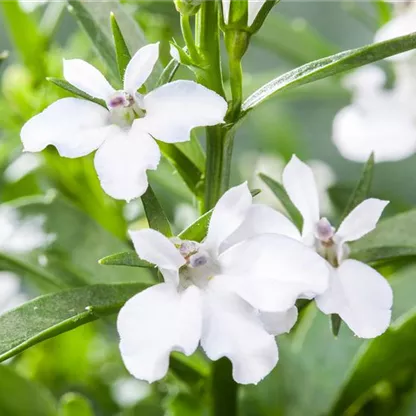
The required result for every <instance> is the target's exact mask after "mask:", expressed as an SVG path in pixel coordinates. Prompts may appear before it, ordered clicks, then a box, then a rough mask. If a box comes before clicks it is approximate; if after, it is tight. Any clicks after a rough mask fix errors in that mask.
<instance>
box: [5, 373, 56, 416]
mask: <svg viewBox="0 0 416 416" xmlns="http://www.w3.org/2000/svg"><path fill="white" fill-rule="evenodd" d="M0 414H1V415H2V416H28V415H30V416H56V402H55V399H54V398H53V396H52V395H51V394H50V393H49V391H48V390H46V389H45V388H43V387H42V386H41V385H38V384H36V383H35V382H33V381H30V380H27V379H25V378H23V377H22V376H20V375H19V374H17V373H16V372H15V371H13V369H12V368H11V366H7V365H1V366H0Z"/></svg>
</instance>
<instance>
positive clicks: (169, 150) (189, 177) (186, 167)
mask: <svg viewBox="0 0 416 416" xmlns="http://www.w3.org/2000/svg"><path fill="white" fill-rule="evenodd" d="M158 144H159V147H160V150H161V151H162V153H163V154H164V156H165V157H166V158H167V159H168V160H169V161H170V162H171V163H172V165H173V166H174V167H175V169H176V170H177V171H178V173H179V175H181V177H182V179H183V180H184V182H185V183H186V185H187V186H188V188H189V189H190V190H191V192H192V193H193V194H194V195H196V196H200V195H202V194H203V188H202V177H203V173H202V172H201V171H200V170H199V169H198V168H197V167H196V166H195V164H194V163H193V162H192V161H191V160H190V159H189V158H188V157H187V156H186V155H185V154H184V153H183V152H182V151H181V150H180V149H179V148H178V147H177V146H176V145H174V144H170V143H163V142H158Z"/></svg>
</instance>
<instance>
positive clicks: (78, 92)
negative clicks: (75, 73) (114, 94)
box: [46, 77, 107, 108]
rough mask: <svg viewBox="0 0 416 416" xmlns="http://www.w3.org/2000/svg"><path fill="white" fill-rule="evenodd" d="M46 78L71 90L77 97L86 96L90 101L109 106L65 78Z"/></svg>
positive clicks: (64, 88) (60, 86)
mask: <svg viewBox="0 0 416 416" xmlns="http://www.w3.org/2000/svg"><path fill="white" fill-rule="evenodd" d="M46 79H47V80H48V81H49V82H52V84H54V85H56V86H58V87H59V88H62V89H63V90H65V91H68V92H70V93H71V94H73V95H75V96H77V97H80V98H84V99H86V100H88V101H92V102H93V103H96V104H99V105H101V106H103V107H105V108H107V106H106V104H105V101H104V100H100V99H99V98H94V97H92V96H91V95H89V94H87V93H86V92H84V91H82V90H80V89H78V88H77V87H74V86H73V85H72V84H70V83H69V82H68V81H65V80H64V79H59V78H51V77H48V78H46Z"/></svg>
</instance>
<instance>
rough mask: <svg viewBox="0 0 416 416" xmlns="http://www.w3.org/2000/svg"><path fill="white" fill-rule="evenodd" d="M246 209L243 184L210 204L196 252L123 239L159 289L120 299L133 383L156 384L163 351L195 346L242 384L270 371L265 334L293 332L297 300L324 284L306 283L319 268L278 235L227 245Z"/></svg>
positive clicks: (138, 234) (142, 238)
mask: <svg viewBox="0 0 416 416" xmlns="http://www.w3.org/2000/svg"><path fill="white" fill-rule="evenodd" d="M252 207H253V205H252V197H251V194H250V191H249V189H248V187H247V184H246V183H243V184H242V185H240V186H237V187H235V188H232V189H230V190H229V191H228V192H226V193H225V194H224V195H223V197H222V198H221V199H220V200H219V201H218V203H217V205H216V207H215V208H214V211H213V214H212V219H211V222H210V225H209V230H208V233H207V237H206V239H205V241H203V242H202V243H198V242H195V241H181V240H179V239H177V238H174V239H171V240H170V239H168V238H167V237H165V236H163V235H162V234H160V233H159V232H157V231H155V230H150V229H146V230H140V231H131V232H130V235H131V238H132V240H133V244H134V247H135V250H136V252H137V254H138V255H139V256H140V257H141V258H142V259H144V260H147V261H149V262H151V263H153V264H155V265H156V266H157V267H158V268H159V270H160V271H161V273H162V274H163V277H164V280H165V282H164V283H161V284H159V285H156V286H153V287H151V288H149V289H147V290H145V291H143V292H141V293H139V294H137V295H136V296H134V297H133V298H132V299H130V300H129V301H128V302H127V303H126V305H125V306H124V307H123V308H122V309H121V311H120V314H119V317H118V331H119V334H120V350H121V354H122V357H123V360H124V363H125V365H126V367H127V369H128V370H129V371H130V372H131V374H133V375H134V376H135V377H137V378H139V379H143V380H147V381H149V382H151V381H154V380H157V379H160V378H162V377H163V376H164V375H165V374H166V372H167V370H168V362H169V355H170V352H171V351H182V352H183V353H184V354H186V355H189V354H192V353H193V352H194V351H195V349H196V348H197V346H198V344H199V343H200V345H201V346H202V348H203V349H204V350H205V352H206V354H207V356H208V357H209V358H211V359H212V360H217V359H219V358H221V357H224V356H225V357H228V358H229V359H230V360H231V362H232V364H233V376H234V379H235V380H236V381H237V382H239V383H242V384H250V383H258V382H259V381H260V380H261V379H263V378H264V377H265V376H266V375H267V374H268V373H269V372H270V371H271V370H272V369H273V367H274V366H275V365H276V363H277V360H278V351H277V346H276V343H275V340H274V335H276V334H280V333H283V332H287V331H288V330H290V328H291V327H292V326H293V324H294V323H295V321H296V317H297V311H296V308H294V303H295V301H296V299H297V297H298V296H299V294H301V293H303V292H305V291H312V290H313V289H314V288H315V289H316V287H317V286H319V290H317V291H316V293H323V292H324V291H325V289H326V285H327V281H326V279H325V277H324V278H323V284H322V282H320V283H319V284H317V283H316V282H317V281H319V276H322V275H324V276H325V272H326V271H327V268H326V265H325V262H323V261H322V262H319V259H320V258H319V256H318V255H317V254H316V253H314V251H313V250H311V249H309V248H307V247H305V246H304V245H302V244H301V243H300V242H298V241H296V240H294V239H290V238H288V237H285V236H280V235H277V234H262V235H253V233H252V234H251V235H249V236H247V234H245V233H244V232H242V233H241V234H240V235H241V240H238V239H237V238H234V237H233V234H234V233H237V232H241V227H243V228H244V221H245V220H246V218H247V217H249V213H250V212H251V210H252ZM250 221H251V220H250ZM239 229H240V231H238V230H239ZM250 229H251V228H250ZM227 241H228V242H227ZM229 241H233V243H232V244H230V243H229ZM294 259H296V261H294ZM308 278H309V279H308ZM270 289H273V292H272V291H271V290H270ZM253 292H254V293H253Z"/></svg>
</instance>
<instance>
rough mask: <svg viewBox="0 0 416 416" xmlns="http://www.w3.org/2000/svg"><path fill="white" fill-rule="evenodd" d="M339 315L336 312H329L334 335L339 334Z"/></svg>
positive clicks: (340, 321)
mask: <svg viewBox="0 0 416 416" xmlns="http://www.w3.org/2000/svg"><path fill="white" fill-rule="evenodd" d="M341 323H342V320H341V317H340V316H339V315H337V314H336V313H333V314H331V331H332V333H333V335H334V337H337V336H338V334H339V330H340V329H341Z"/></svg>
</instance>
